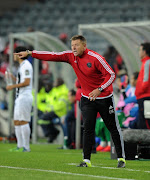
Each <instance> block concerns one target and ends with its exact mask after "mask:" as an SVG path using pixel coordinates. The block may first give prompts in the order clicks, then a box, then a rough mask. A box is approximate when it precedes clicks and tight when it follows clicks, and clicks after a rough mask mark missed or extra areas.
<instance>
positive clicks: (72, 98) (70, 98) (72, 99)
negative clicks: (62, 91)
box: [68, 92, 76, 103]
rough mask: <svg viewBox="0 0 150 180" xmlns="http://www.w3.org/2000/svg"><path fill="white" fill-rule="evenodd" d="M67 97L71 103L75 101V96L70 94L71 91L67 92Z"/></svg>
mask: <svg viewBox="0 0 150 180" xmlns="http://www.w3.org/2000/svg"><path fill="white" fill-rule="evenodd" d="M68 99H69V101H70V102H71V103H75V100H76V96H75V95H72V94H71V92H69V93H68Z"/></svg>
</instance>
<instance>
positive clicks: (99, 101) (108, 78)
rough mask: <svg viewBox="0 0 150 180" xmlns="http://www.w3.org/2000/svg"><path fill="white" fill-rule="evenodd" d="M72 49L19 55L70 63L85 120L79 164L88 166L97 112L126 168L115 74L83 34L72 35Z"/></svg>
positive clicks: (119, 162)
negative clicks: (77, 81)
mask: <svg viewBox="0 0 150 180" xmlns="http://www.w3.org/2000/svg"><path fill="white" fill-rule="evenodd" d="M71 48H72V51H63V52H59V53H54V52H45V51H44V52H43V51H36V50H34V51H25V52H21V53H18V55H19V56H20V57H25V56H28V55H31V56H32V57H34V58H37V59H40V60H46V61H57V62H66V63H69V64H70V65H71V66H72V67H73V69H74V71H75V73H76V75H77V78H78V80H79V83H80V84H81V89H82V98H81V111H82V117H83V122H84V135H83V161H82V162H81V163H80V164H79V167H91V161H90V159H91V152H92V145H93V144H94V142H93V140H94V136H95V124H96V116H97V113H98V112H99V113H100V115H101V117H102V119H103V121H104V123H105V125H106V127H107V128H108V130H109V131H110V133H111V136H112V139H113V142H114V144H115V148H116V153H117V157H118V165H117V167H118V168H123V167H125V153H124V143H123V137H122V133H121V128H120V125H119V122H118V119H117V116H116V112H115V107H114V99H113V95H112V92H113V87H112V83H113V81H114V80H115V73H114V71H113V70H112V68H111V67H110V66H109V64H108V63H107V62H106V60H105V58H104V57H102V56H101V55H100V54H98V53H96V52H94V51H92V50H89V49H87V42H86V39H85V37H83V36H81V35H75V36H73V37H72V38H71Z"/></svg>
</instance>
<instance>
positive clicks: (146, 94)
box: [135, 42, 150, 129]
mask: <svg viewBox="0 0 150 180" xmlns="http://www.w3.org/2000/svg"><path fill="white" fill-rule="evenodd" d="M139 56H140V58H141V61H142V66H141V70H140V72H139V76H138V80H137V84H136V90H135V95H136V98H137V101H138V105H139V116H138V121H137V128H138V129H150V119H149V120H148V119H147V118H145V117H144V101H145V100H150V43H148V42H146V43H142V44H141V45H140V49H139Z"/></svg>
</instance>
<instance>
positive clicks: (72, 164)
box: [68, 163, 150, 173]
mask: <svg viewBox="0 0 150 180" xmlns="http://www.w3.org/2000/svg"><path fill="white" fill-rule="evenodd" d="M68 165H71V166H74V165H78V164H76V163H68ZM99 165H103V164H99ZM99 165H98V166H94V165H93V164H92V167H98V168H102V169H116V170H121V169H122V168H117V167H101V166H99ZM123 170H126V171H138V172H146V173H150V171H141V170H136V169H129V168H123Z"/></svg>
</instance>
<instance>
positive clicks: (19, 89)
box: [6, 46, 33, 152]
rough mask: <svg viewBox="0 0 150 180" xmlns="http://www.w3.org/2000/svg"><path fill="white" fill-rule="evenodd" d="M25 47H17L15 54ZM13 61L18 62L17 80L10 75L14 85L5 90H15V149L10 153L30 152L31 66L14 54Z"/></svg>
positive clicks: (24, 59)
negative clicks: (14, 81)
mask: <svg viewBox="0 0 150 180" xmlns="http://www.w3.org/2000/svg"><path fill="white" fill-rule="evenodd" d="M25 50H26V48H25V47H21V46H20V47H17V48H16V49H15V52H16V53H19V52H21V51H25ZM14 61H17V62H19V69H18V73H17V79H16V78H15V77H14V76H13V75H12V78H13V80H16V84H13V85H9V86H7V87H6V89H7V90H12V89H14V88H16V100H15V106H14V125H15V134H16V138H17V148H14V149H11V150H10V151H17V152H18V151H19V152H30V145H29V142H30V127H29V122H30V119H31V108H32V101H33V98H32V76H33V75H32V74H33V69H32V65H31V64H30V63H29V61H28V60H26V58H20V57H19V56H18V55H16V54H14Z"/></svg>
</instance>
